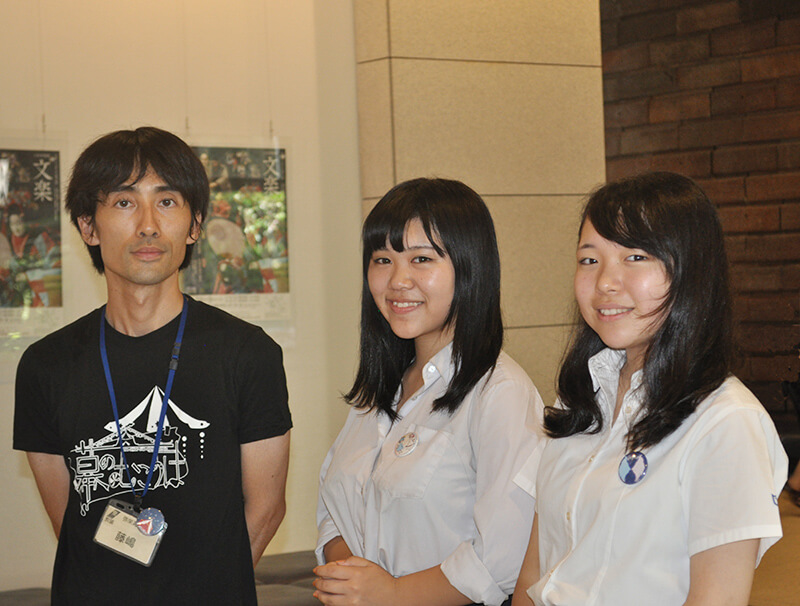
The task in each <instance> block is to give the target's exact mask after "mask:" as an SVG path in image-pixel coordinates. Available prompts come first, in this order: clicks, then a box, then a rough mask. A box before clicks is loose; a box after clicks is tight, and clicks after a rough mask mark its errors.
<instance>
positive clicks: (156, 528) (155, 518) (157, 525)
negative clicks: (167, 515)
mask: <svg viewBox="0 0 800 606" xmlns="http://www.w3.org/2000/svg"><path fill="white" fill-rule="evenodd" d="M136 527H137V528H138V529H139V532H141V533H142V534H146V535H147V536H150V537H152V536H155V535H157V534H159V533H161V532H164V530H166V528H167V522H166V521H165V520H164V514H163V513H161V510H159V509H156V508H155V507H148V508H147V509H144V510H143V511H142V512H141V513H140V514H139V516H138V517H137V518H136Z"/></svg>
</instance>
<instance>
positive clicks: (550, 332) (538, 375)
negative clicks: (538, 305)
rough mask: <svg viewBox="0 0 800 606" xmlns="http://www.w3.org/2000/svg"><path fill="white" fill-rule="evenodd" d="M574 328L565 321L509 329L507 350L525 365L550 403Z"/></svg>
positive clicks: (548, 404)
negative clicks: (553, 324) (568, 339)
mask: <svg viewBox="0 0 800 606" xmlns="http://www.w3.org/2000/svg"><path fill="white" fill-rule="evenodd" d="M571 328H572V327H571V326H568V325H562V326H537V327H533V328H512V329H508V330H506V342H505V346H504V349H505V351H506V353H508V355H510V356H511V357H512V358H514V359H515V360H516V361H517V362H518V363H519V365H520V366H522V368H524V369H525V372H527V373H528V375H529V376H530V378H531V379H532V380H533V383H534V384H535V385H536V388H537V389H538V390H539V393H540V394H541V395H542V400H544V403H545V405H547V406H550V405H551V404H553V403H554V402H555V399H556V396H555V394H556V390H555V384H556V383H555V379H556V373H557V372H558V364H559V362H560V361H561V354H562V353H563V351H564V347H565V346H566V344H567V338H568V337H569V333H570V330H571Z"/></svg>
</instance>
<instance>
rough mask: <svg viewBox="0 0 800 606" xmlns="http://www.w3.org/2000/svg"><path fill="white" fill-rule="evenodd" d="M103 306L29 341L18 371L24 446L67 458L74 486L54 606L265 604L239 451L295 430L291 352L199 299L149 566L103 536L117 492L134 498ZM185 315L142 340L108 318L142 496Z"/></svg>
mask: <svg viewBox="0 0 800 606" xmlns="http://www.w3.org/2000/svg"><path fill="white" fill-rule="evenodd" d="M100 317H101V316H100V310H95V311H94V312H92V313H90V314H89V315H87V316H84V317H83V318H81V319H79V320H77V321H76V322H74V323H72V324H70V325H69V326H66V327H64V328H63V329H61V330H59V331H57V332H55V333H53V334H51V335H48V336H47V337H45V338H43V339H42V340H40V341H38V342H36V343H34V344H33V345H31V346H30V347H29V348H28V350H27V351H26V352H25V353H24V354H23V356H22V359H21V360H20V363H19V367H18V369H17V383H16V401H15V416H14V448H15V449H18V450H24V451H29V452H42V453H51V454H61V455H63V456H64V457H65V459H66V463H67V467H68V468H69V472H70V478H71V480H72V484H71V489H70V492H69V502H68V505H67V511H66V514H65V516H64V522H63V525H62V528H61V536H60V538H59V544H58V552H57V554H56V563H55V568H54V571H53V586H52V590H53V603H54V604H111V603H114V604H137V605H141V604H170V605H174V604H191V603H198V604H256V597H255V588H254V580H253V568H252V560H251V555H250V543H249V538H248V535H247V527H246V523H245V518H244V505H243V498H242V480H241V460H240V445H241V444H243V443H247V442H253V441H256V440H261V439H264V438H270V437H274V436H279V435H283V434H284V433H286V432H287V431H288V430H289V429H290V428H291V418H290V415H289V408H288V405H287V399H288V398H287V392H286V379H285V376H284V371H283V362H282V354H281V350H280V347H279V346H278V345H277V344H276V343H275V342H274V341H273V340H272V339H270V337H268V336H267V335H266V334H265V333H264V331H263V330H261V329H260V328H259V327H257V326H253V325H251V324H248V323H246V322H243V321H241V320H239V319H237V318H235V317H233V316H231V315H229V314H227V313H225V312H223V311H221V310H219V309H216V308H214V307H211V306H208V305H205V304H204V303H200V302H197V301H194V300H193V299H189V309H188V317H187V321H186V329H185V334H184V338H183V344H182V346H181V349H180V361H179V365H178V369H177V372H176V374H175V379H174V383H173V387H172V393H171V395H170V399H169V400H170V401H169V405H168V408H167V413H166V422H165V426H164V432H163V437H162V440H161V446H160V448H159V458H158V463H157V465H156V469H155V471H154V473H153V478H152V481H151V485H150V489H149V491H148V493H147V495H146V496H145V497H144V501H143V507H156V508H158V509H160V510H161V511H162V512H163V513H164V516H165V518H166V521H167V524H168V525H169V526H168V528H167V531H166V534H165V535H164V538H163V540H162V543H161V546H160V548H159V551H158V554H157V555H156V557H155V561H154V562H153V564H152V565H151V567H149V568H146V567H144V566H142V565H140V564H137V563H135V562H132V561H130V560H128V559H126V558H124V557H122V556H120V555H117V554H115V553H113V552H111V551H109V550H107V549H105V548H103V547H101V546H99V545H97V544H95V543H94V542H93V537H94V533H95V530H96V528H97V524H98V522H99V520H100V516H101V514H102V513H103V510H104V509H105V507H106V505H107V504H108V500H109V499H110V498H119V499H122V500H126V501H128V502H131V501H132V494H131V490H130V484H129V482H128V479H127V474H126V471H125V465H124V464H123V462H122V457H121V454H120V448H119V440H118V437H117V429H116V425H115V422H114V415H113V412H112V407H111V400H110V398H109V394H108V389H107V387H106V380H105V375H104V373H103V366H102V361H101V357H100V348H99V333H100ZM178 320H179V318H178V317H176V318H175V319H174V320H173V321H171V322H170V323H169V324H167V325H166V326H163V327H162V328H160V329H158V330H155V331H153V332H152V333H149V334H147V335H144V336H141V337H129V336H127V335H124V334H122V333H119V332H117V331H115V330H114V329H113V328H111V326H110V325H108V324H106V347H107V351H108V360H109V366H110V369H111V376H112V379H113V384H114V390H115V392H116V399H117V407H118V410H119V416H120V419H121V424H122V425H123V429H122V433H123V444H124V446H125V454H126V456H127V459H128V464H129V466H130V469H131V472H132V475H133V477H134V484H135V485H136V488H137V493H139V494H140V493H141V492H142V488H143V484H144V482H145V481H146V478H147V470H148V469H149V465H150V460H151V457H152V452H153V443H154V439H155V435H156V425H157V422H158V414H159V413H160V410H161V402H162V395H163V391H164V389H165V386H166V380H167V373H168V365H169V360H170V354H171V351H172V347H173V343H174V341H175V337H176V334H177V330H178Z"/></svg>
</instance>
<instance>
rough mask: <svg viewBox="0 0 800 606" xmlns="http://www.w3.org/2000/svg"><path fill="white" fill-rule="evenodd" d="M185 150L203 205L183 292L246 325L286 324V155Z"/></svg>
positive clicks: (259, 151)
mask: <svg viewBox="0 0 800 606" xmlns="http://www.w3.org/2000/svg"><path fill="white" fill-rule="evenodd" d="M193 149H194V151H195V153H196V154H197V155H198V157H199V158H200V161H201V162H202V163H203V166H204V167H205V170H206V175H208V181H209V186H210V190H211V199H210V202H209V208H208V215H207V217H206V221H205V224H204V227H203V231H202V233H201V235H200V239H199V240H198V241H197V244H196V245H195V248H194V253H193V256H192V262H191V264H190V265H189V267H188V268H187V269H186V270H185V271H184V272H183V278H182V279H183V290H184V292H186V293H188V294H190V295H192V296H193V297H195V298H197V299H200V300H202V301H206V302H207V303H210V304H212V305H215V306H217V307H220V308H222V309H225V310H226V311H228V312H230V313H232V314H234V315H237V316H239V317H240V318H243V319H245V320H248V321H251V322H257V321H264V320H267V321H268V320H282V319H287V318H288V317H289V243H288V240H287V232H286V150H285V149H281V148H273V149H270V148H244V147H194V148H193Z"/></svg>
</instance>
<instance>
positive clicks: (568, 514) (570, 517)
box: [567, 511, 572, 522]
mask: <svg viewBox="0 0 800 606" xmlns="http://www.w3.org/2000/svg"><path fill="white" fill-rule="evenodd" d="M571 519H572V516H570V513H569V511H567V522H569V521H570V520H571Z"/></svg>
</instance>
